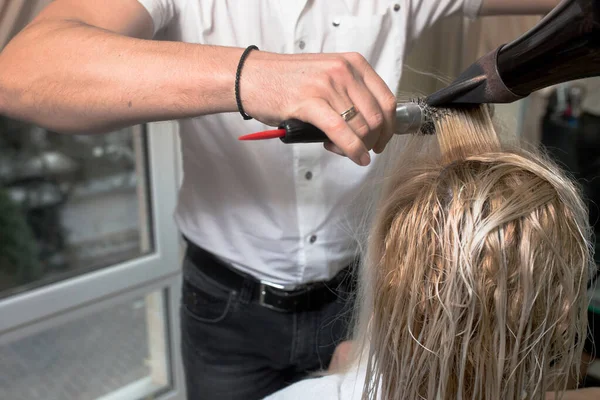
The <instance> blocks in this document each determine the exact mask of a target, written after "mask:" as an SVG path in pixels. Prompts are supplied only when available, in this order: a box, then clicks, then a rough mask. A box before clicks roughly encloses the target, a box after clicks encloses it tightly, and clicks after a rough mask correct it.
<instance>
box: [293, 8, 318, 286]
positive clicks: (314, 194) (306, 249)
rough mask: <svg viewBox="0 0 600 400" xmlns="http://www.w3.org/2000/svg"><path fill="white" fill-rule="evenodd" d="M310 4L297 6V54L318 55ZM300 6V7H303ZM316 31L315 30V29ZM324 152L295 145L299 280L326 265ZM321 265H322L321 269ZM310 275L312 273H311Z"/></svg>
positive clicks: (309, 146) (295, 40)
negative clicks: (307, 11)
mask: <svg viewBox="0 0 600 400" xmlns="http://www.w3.org/2000/svg"><path fill="white" fill-rule="evenodd" d="M306 3H307V1H299V2H297V4H296V6H298V8H297V12H298V14H297V20H296V21H297V22H296V29H295V30H294V37H293V38H292V43H291V45H292V46H293V52H294V53H308V52H318V51H320V49H318V48H316V47H318V43H317V42H316V39H317V38H313V39H314V40H315V42H314V43H312V42H311V37H310V32H311V29H310V26H311V25H312V24H311V22H310V21H309V20H308V17H307V16H306V15H303V11H304V7H305V6H306ZM300 6H301V7H300ZM312 30H313V31H314V27H313V29H312ZM324 151H325V150H324V149H323V147H322V146H321V145H318V144H300V145H294V148H293V153H294V176H295V181H296V200H297V213H298V230H299V234H300V237H299V244H298V245H299V249H300V251H299V253H298V264H299V266H300V267H301V268H300V271H299V273H300V274H301V275H300V276H298V278H299V279H300V280H304V278H305V276H306V275H307V273H308V271H307V269H309V268H319V266H321V268H322V264H323V263H324V261H325V255H324V254H322V253H323V250H322V248H321V246H320V244H319V242H320V240H321V239H322V237H321V234H322V233H323V232H319V231H318V227H319V224H320V221H322V220H323V218H324V215H323V214H324V212H325V206H324V205H325V200H326V199H325V198H324V196H323V190H322V184H323V173H322V171H321V158H322V155H323V152H324ZM320 264H321V265H320ZM308 274H309V275H311V274H310V273H308Z"/></svg>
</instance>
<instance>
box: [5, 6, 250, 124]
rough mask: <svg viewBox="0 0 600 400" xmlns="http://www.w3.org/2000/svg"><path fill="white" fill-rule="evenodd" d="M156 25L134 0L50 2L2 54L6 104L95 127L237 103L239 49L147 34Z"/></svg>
mask: <svg viewBox="0 0 600 400" xmlns="http://www.w3.org/2000/svg"><path fill="white" fill-rule="evenodd" d="M152 32H153V24H152V19H151V18H150V15H149V14H148V13H147V11H146V9H145V8H144V7H142V5H141V4H140V3H138V2H137V1H135V0H127V1H123V0H103V1H101V2H98V1H94V0H84V1H81V0H56V1H54V2H52V3H51V4H50V5H49V6H48V7H47V8H46V9H44V10H43V11H42V12H41V13H40V15H39V16H38V17H37V18H36V19H35V20H34V21H33V22H32V23H31V24H29V25H28V26H27V27H26V28H25V29H24V30H23V31H22V32H20V33H19V34H18V35H17V36H16V37H15V38H14V39H13V40H12V41H11V42H9V44H8V45H7V46H6V48H5V49H4V50H3V51H2V52H1V53H0V97H1V98H2V105H3V107H2V109H1V110H0V111H4V112H5V113H6V114H8V115H9V116H12V117H15V118H20V119H24V120H28V121H32V122H35V123H38V124H40V125H42V126H44V127H47V128H50V129H54V130H56V131H61V132H88V133H89V132H95V131H108V130H111V129H114V128H117V127H121V126H127V125H133V124H135V123H138V122H142V121H153V120H161V119H170V118H178V117H187V116H194V115H199V114H203V113H208V112H218V111H233V110H234V109H235V104H234V103H233V102H232V101H231V100H230V97H231V96H233V93H232V87H233V79H234V77H235V68H236V59H239V56H240V54H241V50H240V49H234V48H231V49H225V48H223V49H219V50H216V49H214V48H211V47H205V46H202V47H201V46H194V45H190V44H184V43H173V42H158V41H152V40H145V39H150V38H151V36H152ZM209 60H210V61H209Z"/></svg>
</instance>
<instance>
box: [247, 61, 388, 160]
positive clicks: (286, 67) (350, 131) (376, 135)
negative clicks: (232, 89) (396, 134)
mask: <svg viewBox="0 0 600 400" xmlns="http://www.w3.org/2000/svg"><path fill="white" fill-rule="evenodd" d="M240 96H241V98H242V102H243V105H244V109H245V111H246V112H247V113H248V114H249V115H251V116H253V117H254V118H256V119H257V120H259V121H262V122H264V123H266V124H269V125H273V126H276V125H278V124H279V123H280V122H281V121H283V120H286V119H289V118H297V119H299V120H302V121H304V122H308V123H311V124H313V125H315V126H316V127H318V128H319V129H321V130H322V131H323V132H325V133H326V134H327V136H328V137H329V138H330V139H331V141H332V142H333V143H327V144H326V145H325V148H327V149H328V150H330V151H333V152H336V153H338V154H342V155H346V156H348V157H349V158H351V159H352V160H353V161H354V162H355V163H357V164H359V165H367V164H369V162H370V156H369V150H371V149H373V150H374V151H375V152H376V153H380V152H381V151H383V149H384V147H385V145H386V144H387V142H388V141H389V140H390V138H391V136H392V133H393V129H394V126H393V125H394V121H395V110H396V98H395V96H394V93H392V92H391V91H390V89H389V88H388V86H387V85H386V84H385V82H384V81H383V79H381V77H380V76H379V75H378V74H377V73H376V72H375V71H374V70H373V68H372V67H371V66H370V65H369V64H368V63H367V61H366V60H365V59H364V58H363V57H362V56H361V55H360V54H357V53H343V54H287V55H282V54H274V53H267V52H262V51H253V52H251V53H250V55H249V57H248V58H247V60H246V62H245V64H244V68H243V71H242V76H241V80H240ZM353 105H354V107H355V108H356V110H357V111H358V112H359V113H358V115H356V116H355V117H354V118H352V119H350V120H349V121H348V122H346V121H344V119H343V118H342V117H341V115H340V114H342V113H343V112H344V111H346V110H348V109H349V108H350V107H351V106H353Z"/></svg>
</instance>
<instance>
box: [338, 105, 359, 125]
mask: <svg viewBox="0 0 600 400" xmlns="http://www.w3.org/2000/svg"><path fill="white" fill-rule="evenodd" d="M340 115H341V116H342V118H343V119H344V121H346V122H348V121H350V120H351V119H352V118H354V117H356V116H357V115H358V111H357V110H356V107H354V106H352V107H350V108H349V109H347V110H346V111H344V112H343V113H341V114H340Z"/></svg>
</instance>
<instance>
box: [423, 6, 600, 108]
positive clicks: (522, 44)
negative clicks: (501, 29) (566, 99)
mask: <svg viewBox="0 0 600 400" xmlns="http://www.w3.org/2000/svg"><path fill="white" fill-rule="evenodd" d="M592 76H600V0H563V1H562V2H561V3H560V4H559V5H558V6H556V8H555V9H554V10H552V12H550V13H549V14H548V15H546V17H545V18H544V19H542V20H541V21H540V22H539V23H538V24H537V25H536V26H535V27H533V28H532V29H531V30H530V31H529V32H527V33H525V34H524V35H523V36H521V37H520V38H518V39H517V40H515V41H513V42H511V43H508V44H506V45H503V46H500V47H499V48H498V49H496V50H494V51H492V52H490V53H489V54H487V55H485V56H483V57H482V58H481V59H480V60H478V61H477V62H476V63H474V64H473V65H471V66H470V67H469V68H467V69H466V70H465V71H464V72H463V73H462V74H461V75H460V76H459V77H458V79H457V80H456V81H455V82H453V83H452V84H451V85H450V86H448V87H447V88H444V89H442V90H440V91H438V92H436V93H434V94H432V95H431V96H429V97H428V98H427V102H428V104H429V105H432V106H444V105H450V104H468V103H471V104H482V103H511V102H513V101H516V100H519V99H521V98H523V97H525V96H528V95H529V94H531V93H532V92H534V91H536V90H539V89H543V88H546V87H548V86H552V85H555V84H558V83H562V82H566V81H571V80H575V79H582V78H587V77H592Z"/></svg>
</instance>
